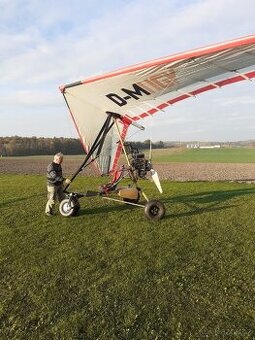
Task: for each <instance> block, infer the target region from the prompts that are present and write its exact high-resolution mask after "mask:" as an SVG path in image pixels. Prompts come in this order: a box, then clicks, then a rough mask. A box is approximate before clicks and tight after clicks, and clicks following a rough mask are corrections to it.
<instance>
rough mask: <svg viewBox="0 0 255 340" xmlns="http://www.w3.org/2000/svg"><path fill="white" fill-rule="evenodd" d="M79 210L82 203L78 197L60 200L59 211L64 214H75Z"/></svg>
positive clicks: (66, 215) (67, 215)
mask: <svg viewBox="0 0 255 340" xmlns="http://www.w3.org/2000/svg"><path fill="white" fill-rule="evenodd" d="M79 210H80V203H79V201H78V199H77V198H65V199H64V200H63V201H61V202H60V205H59V211H60V214H61V215H62V216H65V217H69V216H75V215H77V213H78V211H79Z"/></svg>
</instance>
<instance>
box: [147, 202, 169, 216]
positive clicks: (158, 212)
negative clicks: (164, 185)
mask: <svg viewBox="0 0 255 340" xmlns="http://www.w3.org/2000/svg"><path fill="white" fill-rule="evenodd" d="M165 212H166V208H165V206H164V204H163V203H161V202H159V201H149V202H147V203H146V204H145V207H144V214H145V216H146V217H147V218H148V219H149V220H161V218H163V217H164V216H165Z"/></svg>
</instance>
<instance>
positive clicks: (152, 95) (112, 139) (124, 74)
mask: <svg viewBox="0 0 255 340" xmlns="http://www.w3.org/2000/svg"><path fill="white" fill-rule="evenodd" d="M254 78H255V35H250V36H248V37H244V38H240V39H237V40H232V41H229V42H226V43H221V44H217V45H213V46H209V47H204V48H200V49H197V50H193V51H189V52H184V53H181V54H176V55H172V56H169V57H165V58H160V59H156V60H153V61H149V62H146V63H142V64H138V65H134V66H131V67H128V68H124V69H120V70H118V71H115V72H112V73H107V74H104V75H100V76H96V77H92V78H89V79H86V80H84V81H80V82H76V83H73V84H67V85H65V86H62V87H61V88H60V89H61V91H62V93H63V94H64V96H65V99H66V102H67V104H68V106H69V109H70V112H71V114H72V116H73V119H74V122H75V125H76V128H77V130H78V133H79V135H80V137H81V140H82V142H83V144H84V145H85V146H86V147H87V148H89V147H90V146H91V143H92V142H93V139H94V138H95V136H96V134H97V133H98V130H99V129H100V127H101V125H102V124H103V122H104V120H105V118H106V114H105V112H106V111H112V112H117V113H118V114H120V115H121V116H122V117H123V119H122V122H121V124H120V128H121V134H122V138H125V135H126V132H127V128H128V125H129V124H130V123H131V122H133V121H138V120H139V119H142V118H146V117H148V116H151V115H153V114H155V113H156V112H158V111H160V110H163V109H165V108H167V107H168V106H170V105H173V104H175V103H177V102H178V101H181V100H184V99H187V98H190V97H194V96H196V95H198V94H200V93H203V92H205V91H208V90H212V89H217V88H221V87H223V86H225V85H228V84H233V83H236V82H239V81H243V80H252V79H254ZM118 141H119V136H118V133H117V131H116V129H112V130H111V132H110V133H109V135H108V136H107V140H106V142H105V145H104V147H103V150H102V155H101V159H100V160H99V162H98V164H99V168H100V170H101V172H109V171H111V170H113V169H114V168H115V167H116V165H117V160H118V157H119V154H120V143H118Z"/></svg>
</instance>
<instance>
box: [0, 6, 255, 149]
mask: <svg viewBox="0 0 255 340" xmlns="http://www.w3.org/2000/svg"><path fill="white" fill-rule="evenodd" d="M254 12H255V2H254V0H242V1H240V0H171V1H170V0H157V1H148V0H104V1H102V0H101V1H99V0H72V1H70V0H68V1H67V0H61V1H59V0H55V1H52V0H44V1H39V0H0V104H1V105H0V136H14V135H17V136H24V137H31V136H37V137H75V138H78V134H77V132H76V130H75V128H74V125H73V122H72V119H71V117H70V115H69V112H68V109H67V107H66V104H65V102H64V99H63V96H62V94H61V93H60V91H59V86H60V85H63V84H67V83H70V82H74V81H78V80H82V79H86V78H87V77H89V76H92V75H97V74H101V73H105V72H110V71H113V70H115V69H119V68H121V67H126V66H130V65H132V64H136V63H139V62H144V61H148V60H152V59H154V58H160V57H164V56H167V55H171V54H175V53H179V52H183V51H187V50H191V49H195V48H199V47H202V46H207V45H211V44H214V43H219V42H224V41H227V40H231V39H236V38H239V37H242V36H247V35H249V34H254V33H255V24H254ZM209 92H210V93H209ZM209 92H208V93H205V94H202V95H199V96H198V97H197V98H195V99H193V98H191V99H188V100H185V101H183V102H180V103H178V104H176V105H174V106H172V107H170V108H169V109H167V110H166V112H162V113H158V114H157V115H155V116H154V117H153V119H151V118H149V119H148V120H147V121H146V120H143V122H142V124H143V126H145V131H142V132H141V131H140V130H139V131H138V132H135V134H134V135H130V136H129V138H130V139H131V140H141V141H142V140H146V139H148V138H151V139H152V140H153V141H155V142H156V141H159V140H162V141H170V140H180V141H189V140H196V141H212V140H215V141H238V140H247V139H255V82H254V81H245V82H241V83H239V84H234V85H230V86H227V87H225V88H222V89H216V90H213V91H209ZM132 134H133V132H132Z"/></svg>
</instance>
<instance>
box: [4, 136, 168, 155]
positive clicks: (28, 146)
mask: <svg viewBox="0 0 255 340" xmlns="http://www.w3.org/2000/svg"><path fill="white" fill-rule="evenodd" d="M131 143H132V144H133V145H134V146H135V147H137V148H138V149H140V150H143V149H149V147H150V141H149V140H146V141H144V142H131ZM152 147H153V148H163V147H164V143H163V142H162V141H160V142H158V143H153V144H152ZM60 151H61V152H63V153H64V154H66V155H80V154H84V149H83V147H82V145H81V142H80V140H79V139H77V138H65V137H54V138H44V137H19V136H13V137H0V157H1V156H2V157H6V156H33V155H54V154H55V153H57V152H60Z"/></svg>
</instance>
